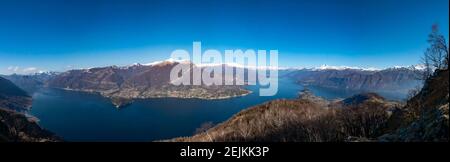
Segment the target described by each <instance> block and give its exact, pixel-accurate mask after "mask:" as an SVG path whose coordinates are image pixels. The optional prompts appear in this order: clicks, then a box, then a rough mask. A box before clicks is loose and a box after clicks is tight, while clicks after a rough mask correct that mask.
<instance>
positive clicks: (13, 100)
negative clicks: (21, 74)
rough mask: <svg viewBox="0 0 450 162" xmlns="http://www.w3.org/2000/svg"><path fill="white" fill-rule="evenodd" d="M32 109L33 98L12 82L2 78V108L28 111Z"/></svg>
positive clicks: (0, 105)
mask: <svg viewBox="0 0 450 162" xmlns="http://www.w3.org/2000/svg"><path fill="white" fill-rule="evenodd" d="M30 107H31V97H30V96H28V94H27V93H26V92H25V91H23V90H22V89H20V88H19V87H17V86H16V85H14V84H13V83H12V82H11V81H9V80H6V79H4V78H2V77H0V108H7V109H11V110H15V111H26V110H28V109H29V108H30Z"/></svg>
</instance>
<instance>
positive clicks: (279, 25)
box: [0, 0, 449, 74]
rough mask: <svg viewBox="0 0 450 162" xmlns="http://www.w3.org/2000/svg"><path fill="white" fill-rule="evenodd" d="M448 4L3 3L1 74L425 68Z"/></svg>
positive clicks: (426, 0)
mask: <svg viewBox="0 0 450 162" xmlns="http://www.w3.org/2000/svg"><path fill="white" fill-rule="evenodd" d="M448 3H449V1H448V0H303V1H301V0H270V1H268V0H0V74H10V73H13V72H17V73H24V72H35V71H39V70H50V71H65V70H68V69H72V68H89V67H97V66H108V65H129V64H132V63H148V62H153V61H157V60H163V59H167V58H169V56H170V53H171V51H172V50H175V49H179V48H186V49H189V50H190V48H191V47H192V42H193V41H201V42H202V48H203V49H206V48H214V49H236V48H240V49H264V50H271V49H277V50H279V64H280V66H291V67H314V66H320V65H322V64H327V65H336V66H339V65H346V66H359V67H376V68H385V67H390V66H395V65H401V66H406V65H412V64H417V63H418V60H419V59H420V56H421V55H422V53H423V51H424V50H425V48H426V47H427V42H426V40H427V35H428V33H429V32H430V31H431V26H432V24H434V23H437V24H439V26H440V30H441V33H443V34H444V35H445V36H446V38H447V40H448V31H449V27H448V24H449V22H448V19H449V17H448V15H449V8H448V5H449V4H448Z"/></svg>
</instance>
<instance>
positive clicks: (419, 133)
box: [167, 70, 449, 142]
mask: <svg viewBox="0 0 450 162" xmlns="http://www.w3.org/2000/svg"><path fill="white" fill-rule="evenodd" d="M448 81H449V76H448V70H438V71H437V72H436V73H435V75H434V76H433V77H431V78H429V79H428V80H427V81H426V83H425V85H424V87H423V88H422V90H421V91H420V92H419V93H418V94H417V95H415V96H414V97H413V98H411V99H409V100H408V102H407V104H406V105H400V104H399V103H396V102H391V101H386V100H385V99H384V98H383V97H381V96H378V95H377V94H375V93H366V94H359V95H355V96H353V97H350V98H347V99H344V100H339V101H327V100H324V99H321V98H320V97H317V96H313V95H311V93H310V92H306V93H305V92H304V93H302V94H301V95H300V96H299V99H296V100H274V101H271V102H268V103H265V104H262V105H258V106H255V107H251V108H248V109H246V110H243V111H241V112H239V113H238V114H236V115H234V116H233V117H231V118H230V119H228V120H227V121H225V122H223V123H220V124H218V125H216V126H214V127H212V128H210V129H205V130H203V132H200V133H197V134H195V135H194V136H191V137H180V138H175V139H171V140H167V141H184V142H192V141H194V142H198V141H203V142H204V141H214V142H217V141H270V142H277V141H295V142H323V141H334V142H335V141H350V142H361V141H395V142H399V141H446V142H448V140H449V134H448V133H449V127H448V124H449V121H448V109H449V107H448V103H449V101H448V96H449V91H448V86H449V84H448Z"/></svg>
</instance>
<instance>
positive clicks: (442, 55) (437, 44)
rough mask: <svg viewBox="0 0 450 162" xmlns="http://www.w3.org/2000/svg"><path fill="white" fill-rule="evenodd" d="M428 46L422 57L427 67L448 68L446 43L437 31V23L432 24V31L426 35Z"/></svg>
mask: <svg viewBox="0 0 450 162" xmlns="http://www.w3.org/2000/svg"><path fill="white" fill-rule="evenodd" d="M428 43H429V44H430V47H428V48H427V50H426V51H425V56H424V58H423V59H422V61H423V63H424V65H425V66H427V69H446V68H448V50H449V49H448V45H447V42H446V41H445V37H444V36H443V35H442V34H440V33H439V28H438V25H436V24H434V25H433V26H432V31H431V33H430V34H429V35H428Z"/></svg>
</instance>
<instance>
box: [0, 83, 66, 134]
mask: <svg viewBox="0 0 450 162" xmlns="http://www.w3.org/2000/svg"><path fill="white" fill-rule="evenodd" d="M29 108H31V97H29V96H28V95H27V93H26V92H25V91H23V90H21V89H20V88H18V87H17V86H15V85H14V84H12V83H11V82H10V81H8V80H6V79H4V78H2V77H0V142H47V141H60V139H59V138H58V137H56V136H55V135H53V134H52V133H50V132H48V131H46V130H44V129H42V128H40V127H39V125H38V124H37V123H36V121H35V120H34V119H32V118H30V117H26V116H25V115H24V114H23V113H21V112H23V111H26V110H28V109H29Z"/></svg>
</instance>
